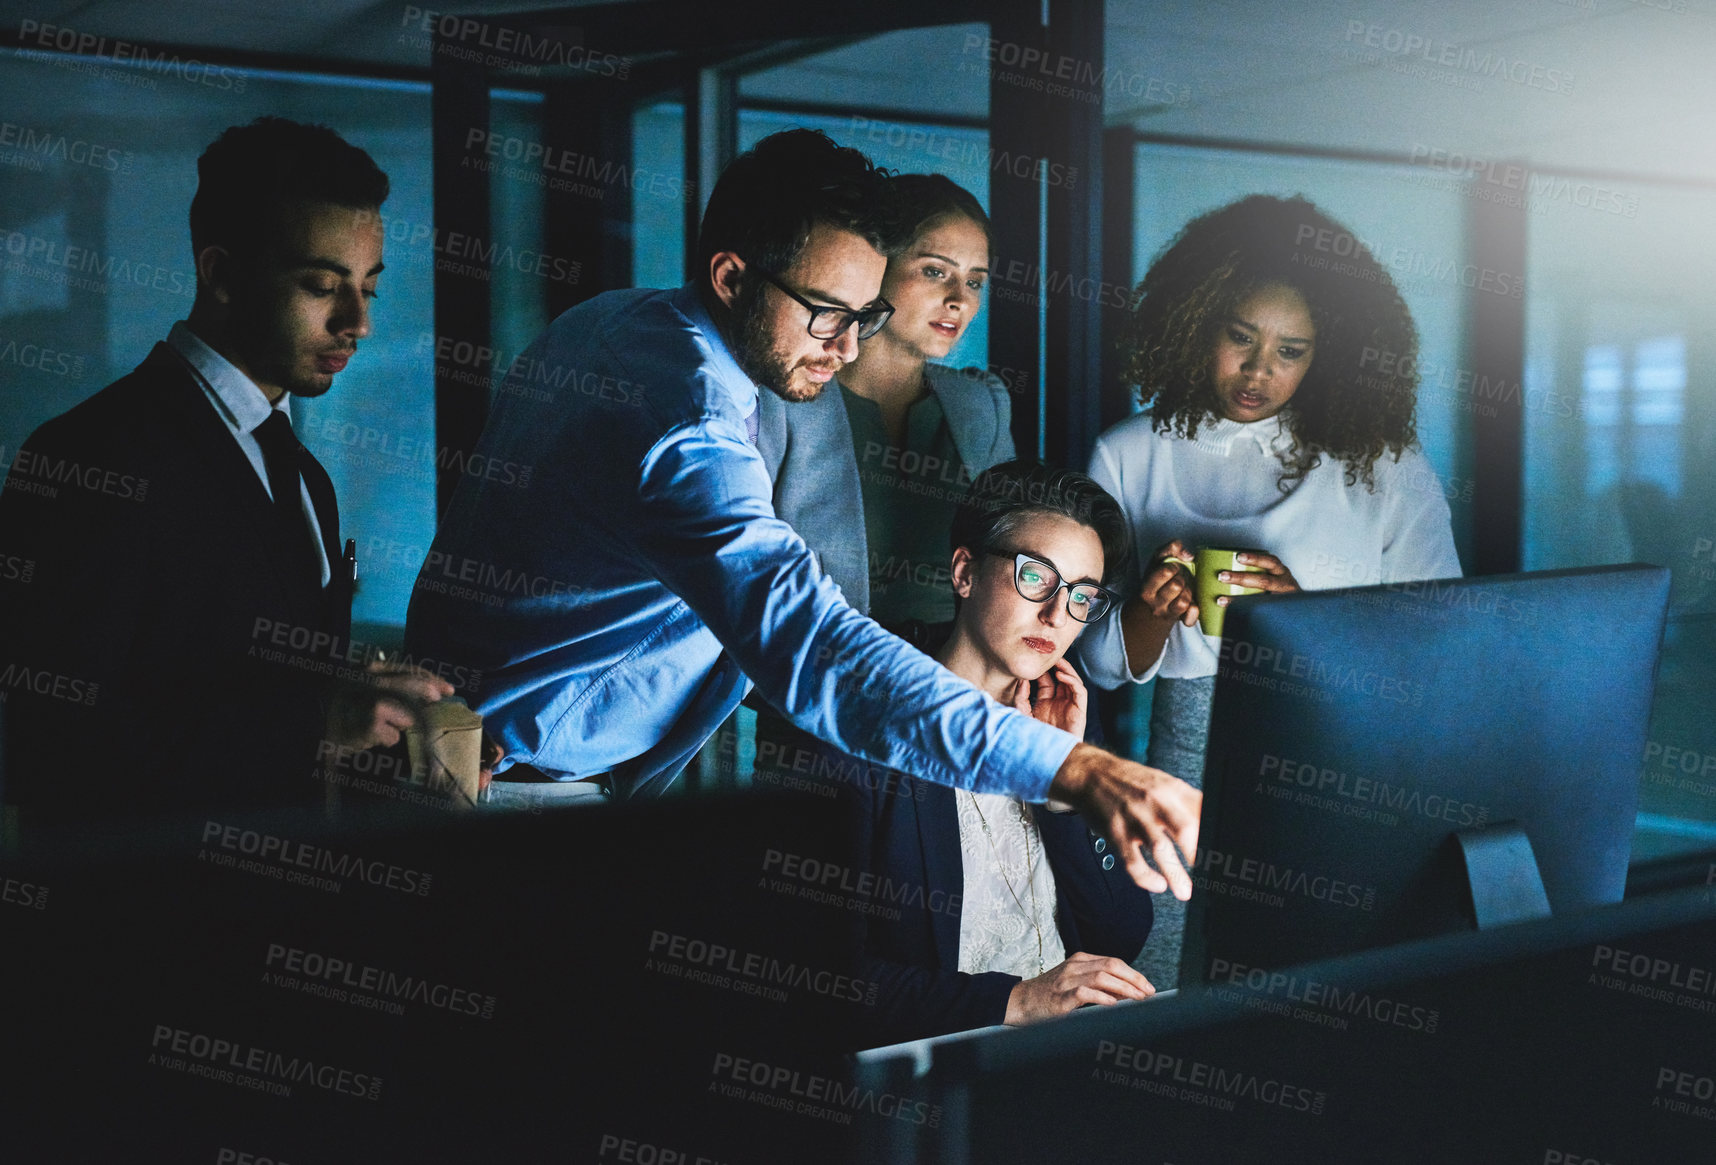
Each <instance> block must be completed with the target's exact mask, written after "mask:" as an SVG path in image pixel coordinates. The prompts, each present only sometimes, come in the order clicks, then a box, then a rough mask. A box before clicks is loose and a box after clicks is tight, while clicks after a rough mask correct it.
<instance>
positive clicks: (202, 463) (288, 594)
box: [0, 118, 452, 820]
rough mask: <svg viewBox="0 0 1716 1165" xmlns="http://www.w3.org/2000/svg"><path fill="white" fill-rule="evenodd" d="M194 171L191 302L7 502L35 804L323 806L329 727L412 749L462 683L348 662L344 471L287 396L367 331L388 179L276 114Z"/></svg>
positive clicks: (8, 638) (22, 786)
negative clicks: (420, 709) (325, 464)
mask: <svg viewBox="0 0 1716 1165" xmlns="http://www.w3.org/2000/svg"><path fill="white" fill-rule="evenodd" d="M197 168H198V188H197V194H196V197H195V199H194V200H193V202H192V203H191V215H190V219H191V243H192V248H193V250H194V252H195V255H196V269H197V296H196V300H195V302H194V304H193V306H192V310H191V315H190V318H189V319H188V320H185V321H181V322H179V323H178V324H175V325H174V327H173V329H172V331H171V333H170V334H169V336H168V337H167V339H166V341H165V342H163V343H158V344H156V345H155V348H154V350H153V351H151V352H150V353H149V356H148V358H147V359H145V360H144V361H143V363H142V364H141V365H140V366H139V367H138V368H137V369H136V370H135V371H133V372H132V373H131V374H130V375H128V376H125V377H123V378H121V379H120V380H118V381H116V382H115V383H113V384H111V385H109V386H108V387H106V388H105V389H103V390H101V391H100V392H98V393H96V394H95V395H94V396H93V397H91V398H90V399H88V400H86V401H84V402H83V403H82V404H80V405H78V406H77V407H76V408H73V409H72V410H70V411H69V412H67V413H65V414H64V415H62V416H59V417H56V418H54V419H53V420H51V421H49V422H47V423H46V424H44V425H43V426H42V427H41V428H40V429H38V430H37V431H36V432H35V433H34V434H33V435H32V436H31V437H30V439H29V440H28V441H27V442H26V443H25V444H24V445H23V447H22V448H20V449H19V450H18V452H17V454H16V456H15V457H14V459H13V462H12V465H11V467H10V472H9V473H8V476H7V479H6V486H5V489H4V491H3V492H0V546H4V547H5V548H6V549H7V551H8V552H9V553H10V554H12V555H14V556H16V557H18V558H19V559H21V560H22V561H25V562H28V563H30V564H31V568H30V570H29V571H28V572H24V571H18V572H9V575H10V577H7V578H4V579H0V588H3V589H4V593H3V594H0V695H3V697H4V700H5V704H4V715H5V727H6V733H7V738H8V746H9V747H8V764H7V775H6V779H7V789H6V799H7V801H8V802H10V803H12V804H14V805H16V806H17V807H19V808H20V809H21V811H22V812H23V813H24V815H25V818H26V820H28V819H29V818H31V817H35V818H38V819H41V820H87V819H91V818H96V817H112V816H132V815H139V814H151V813H159V812H170V811H182V810H188V809H212V808H217V807H229V806H232V807H243V806H278V805H293V804H299V805H308V804H315V803H317V802H319V801H321V800H322V798H323V795H324V794H323V789H322V787H321V786H320V785H319V784H318V783H317V782H316V781H315V780H314V779H313V778H312V773H313V770H314V767H315V764H316V759H317V753H318V751H319V750H318V742H320V741H328V742H331V743H333V744H335V745H339V746H347V747H355V748H367V747H371V746H374V745H390V744H395V743H397V742H398V740H399V733H400V731H401V730H402V729H403V728H405V727H408V726H409V725H410V723H411V712H410V708H409V703H410V702H411V701H413V700H432V699H439V698H440V696H442V695H445V694H448V693H450V692H451V690H452V689H451V686H450V685H448V684H446V683H445V682H444V681H441V680H439V679H435V678H433V677H430V676H427V675H424V674H422V673H418V672H408V671H397V672H394V673H391V674H386V675H382V674H378V673H376V672H374V671H371V670H366V668H365V664H366V663H367V662H368V661H366V660H363V659H358V658H353V657H354V655H355V654H356V653H355V652H354V650H353V649H352V648H351V646H350V641H349V633H350V619H351V607H350V603H351V583H350V576H349V571H348V569H347V568H346V562H345V560H344V558H343V556H342V555H341V552H340V546H341V542H340V529H339V513H338V509H337V507H336V504H335V499H334V491H333V486H332V483H331V482H330V481H329V479H328V476H327V474H326V473H325V472H324V471H323V470H322V467H321V466H320V465H318V464H317V463H316V461H315V459H314V458H313V457H311V456H310V454H309V453H308V452H307V451H306V450H304V449H303V448H302V447H301V446H300V445H299V444H298V441H297V439H296V438H295V437H294V436H293V433H292V427H291V420H290V415H289V412H288V410H287V401H288V398H289V397H290V396H291V395H298V396H319V395H321V394H322V393H324V392H326V391H328V389H329V388H330V387H331V386H332V384H333V381H334V377H335V375H337V374H338V373H339V372H340V371H341V369H343V368H344V367H345V365H346V362H347V361H348V360H350V359H351V357H352V355H353V353H354V352H355V351H356V349H357V345H358V341H360V340H361V339H363V338H364V337H365V336H367V335H368V334H369V331H370V315H369V301H370V299H371V298H373V296H374V295H375V287H376V282H377V279H378V278H379V276H380V274H381V269H382V262H381V257H382V227H381V221H380V215H379V208H380V205H381V203H382V201H383V200H384V199H385V198H386V197H387V190H388V182H387V176H386V175H385V174H383V173H382V171H381V170H380V169H379V168H377V167H376V165H375V163H374V161H373V160H371V158H370V157H369V155H368V154H366V153H365V152H364V151H362V150H360V149H358V148H356V147H354V146H351V145H349V144H348V143H346V142H345V141H344V140H343V139H341V138H340V137H339V135H338V134H336V133H334V132H333V131H332V130H330V129H327V128H326V127H323V126H308V125H301V124H298V123H296V122H290V121H286V120H283V119H279V118H261V119H258V120H257V121H256V122H253V123H252V124H250V125H247V126H243V127H234V128H232V129H229V130H227V131H226V132H225V133H224V134H222V135H221V137H220V138H219V139H218V140H217V141H216V142H215V143H214V144H213V145H211V146H210V147H209V148H208V150H207V151H205V152H204V154H203V156H202V157H201V159H199V161H198V166H197ZM322 751H324V752H325V751H326V749H325V748H324V749H322Z"/></svg>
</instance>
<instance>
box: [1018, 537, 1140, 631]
mask: <svg viewBox="0 0 1716 1165" xmlns="http://www.w3.org/2000/svg"><path fill="white" fill-rule="evenodd" d="M989 553H991V554H993V555H994V556H995V557H996V558H1011V559H1012V560H1013V589H1014V590H1016V591H1018V592H1019V597H1020V598H1021V599H1029V600H1030V601H1031V602H1033V603H1046V602H1048V601H1049V600H1050V599H1052V598H1054V597H1055V592H1056V591H1058V590H1060V589H1061V588H1062V587H1065V588H1066V592H1067V614H1069V615H1071V616H1072V617H1073V618H1074V619H1077V620H1078V621H1079V622H1080V623H1094V622H1096V621H1097V620H1098V619H1100V618H1102V617H1103V616H1104V615H1106V614H1108V612H1109V611H1110V610H1112V609H1113V607H1114V600H1115V595H1114V592H1113V591H1110V590H1104V589H1103V588H1102V587H1099V586H1097V585H1096V584H1095V583H1070V582H1062V581H1061V572H1060V571H1059V570H1057V569H1055V566H1054V564H1053V563H1049V562H1045V561H1044V560H1043V559H1041V558H1037V557H1036V556H1034V555H1030V554H1026V553H1025V552H1023V551H1019V552H1018V553H1014V552H1012V551H1008V550H991V551H990V552H989Z"/></svg>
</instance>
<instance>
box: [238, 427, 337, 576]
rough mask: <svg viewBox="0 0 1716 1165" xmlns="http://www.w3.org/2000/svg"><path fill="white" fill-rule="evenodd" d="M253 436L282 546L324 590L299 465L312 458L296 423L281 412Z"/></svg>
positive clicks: (259, 428)
mask: <svg viewBox="0 0 1716 1165" xmlns="http://www.w3.org/2000/svg"><path fill="white" fill-rule="evenodd" d="M251 435H252V436H253V437H255V438H256V443H257V444H258V445H260V446H262V463H263V465H264V466H266V467H267V469H268V492H269V493H271V494H273V495H274V520H275V525H276V527H277V528H278V529H279V531H280V537H281V545H282V546H284V547H286V548H287V553H288V554H289V555H291V556H292V557H293V558H295V559H296V560H297V561H299V562H300V563H301V564H302V569H303V570H304V571H305V573H307V574H308V575H309V576H310V577H311V578H312V579H314V580H315V582H316V585H317V586H320V585H321V578H322V572H321V566H320V563H319V561H318V556H317V554H316V544H315V543H314V542H313V541H311V538H310V524H309V523H308V522H306V521H305V520H304V503H303V501H302V499H301V498H300V495H299V490H298V482H299V480H300V478H299V472H298V470H299V462H300V460H301V459H303V458H307V457H309V455H310V454H309V452H308V451H307V450H305V448H304V447H303V446H302V445H300V444H298V438H297V436H296V435H295V434H294V433H293V432H292V422H291V421H290V420H288V419H287V417H286V414H285V413H283V412H281V411H280V410H278V409H275V410H273V411H271V412H270V413H269V414H268V419H267V420H266V421H263V422H262V423H261V424H260V425H258V426H256V429H255V430H254V431H253V432H252V434H251ZM294 546H296V547H297V549H293V547H294Z"/></svg>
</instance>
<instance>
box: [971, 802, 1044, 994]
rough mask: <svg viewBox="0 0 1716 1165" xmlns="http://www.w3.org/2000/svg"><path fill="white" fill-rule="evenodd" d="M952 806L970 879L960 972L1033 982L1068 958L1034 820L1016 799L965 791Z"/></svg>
mask: <svg viewBox="0 0 1716 1165" xmlns="http://www.w3.org/2000/svg"><path fill="white" fill-rule="evenodd" d="M954 803H955V805H956V806H957V808H958V817H959V853H960V859H961V862H962V864H963V867H964V871H965V895H964V898H963V899H962V900H961V905H960V914H959V969H960V970H961V971H964V972H966V973H967V974H977V973H979V972H982V971H1004V972H1006V973H1007V974H1009V975H1017V976H1019V977H1020V978H1021V979H1031V978H1035V977H1036V976H1037V975H1040V974H1042V973H1043V972H1044V971H1046V970H1048V969H1049V968H1050V967H1053V966H1055V965H1056V964H1057V963H1060V962H1062V961H1064V960H1065V959H1066V957H1067V956H1066V948H1065V947H1063V946H1062V945H1061V935H1060V931H1059V930H1057V929H1056V928H1055V874H1054V871H1053V870H1052V869H1051V868H1050V867H1049V861H1048V858H1047V857H1046V856H1045V855H1044V853H1043V838H1042V834H1041V833H1040V832H1039V831H1038V829H1037V822H1036V819H1035V818H1033V817H1032V816H1031V814H1030V811H1029V810H1027V809H1025V806H1024V804H1023V803H1022V802H1021V801H1020V800H1019V799H1018V798H1017V797H1005V796H1002V795H1000V794H998V793H972V792H970V791H969V790H965V789H960V790H957V791H955V793H954ZM985 823H987V824H988V826H989V828H988V830H987V831H985V829H984V824H985Z"/></svg>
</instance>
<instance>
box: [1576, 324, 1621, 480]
mask: <svg viewBox="0 0 1716 1165" xmlns="http://www.w3.org/2000/svg"><path fill="white" fill-rule="evenodd" d="M1584 399H1585V494H1586V496H1587V497H1596V496H1598V495H1599V494H1601V493H1602V492H1603V491H1604V490H1606V489H1609V488H1611V487H1612V486H1613V485H1614V484H1615V482H1616V481H1618V480H1619V479H1620V476H1621V451H1620V443H1621V440H1622V429H1621V350H1620V349H1619V348H1616V347H1614V346H1613V345H1611V344H1599V345H1597V346H1595V347H1591V348H1587V349H1585V381H1584Z"/></svg>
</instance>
